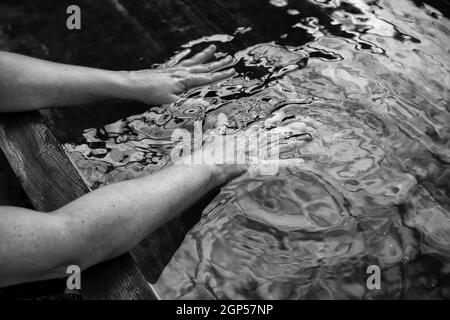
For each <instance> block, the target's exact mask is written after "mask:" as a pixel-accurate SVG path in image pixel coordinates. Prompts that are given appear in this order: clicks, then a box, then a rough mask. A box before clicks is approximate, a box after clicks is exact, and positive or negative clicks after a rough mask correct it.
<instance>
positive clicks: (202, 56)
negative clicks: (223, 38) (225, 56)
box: [180, 45, 216, 67]
mask: <svg viewBox="0 0 450 320" xmlns="http://www.w3.org/2000/svg"><path fill="white" fill-rule="evenodd" d="M214 52H216V46H215V45H210V46H209V47H207V48H206V49H205V50H203V51H201V52H199V53H197V54H196V55H194V56H193V57H192V58H189V59H187V60H184V61H182V62H181V63H180V66H182V67H190V66H193V65H196V64H201V63H203V62H205V61H207V60H209V59H210V58H211V57H212V56H213V55H214Z"/></svg>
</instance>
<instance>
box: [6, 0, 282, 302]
mask: <svg viewBox="0 0 450 320" xmlns="http://www.w3.org/2000/svg"><path fill="white" fill-rule="evenodd" d="M6 2H7V3H2V4H0V21H2V25H3V26H4V28H3V29H4V30H3V29H2V30H0V32H1V33H0V40H2V42H0V49H3V50H11V51H14V52H19V53H23V54H28V55H31V56H35V57H40V58H44V59H48V60H53V61H58V62H62V63H70V64H77V65H85V66H91V67H98V68H106V69H111V70H124V69H128V70H132V69H142V68H148V67H151V65H152V64H153V63H159V62H162V61H163V60H164V59H165V58H167V57H168V56H170V55H171V54H172V53H173V51H174V50H177V49H178V48H179V46H180V45H182V44H183V43H186V42H188V41H189V40H193V39H197V38H199V37H202V36H205V35H211V34H216V33H227V34H230V35H231V34H233V33H234V31H235V30H236V28H238V27H248V26H250V25H251V26H253V27H255V29H254V30H253V32H252V34H251V35H250V36H246V37H243V38H242V40H239V41H235V42H234V44H233V45H232V49H234V50H237V49H241V48H243V47H246V46H249V45H252V44H255V43H256V42H261V39H268V41H269V40H271V39H273V38H274V33H276V32H277V30H275V29H274V25H272V24H268V23H267V21H269V20H268V17H267V16H265V15H264V14H262V12H264V11H265V10H264V9H265V8H264V7H265V6H270V4H269V3H268V1H265V2H261V1H259V0H258V1H256V0H249V1H219V0H208V1H203V0H152V1H147V0H99V1H88V0H76V1H73V0H60V1H53V0H37V1H29V0H15V1H6ZM8 2H10V3H8ZM71 4H76V5H79V6H80V7H81V10H82V29H81V30H79V31H69V30H67V29H66V28H65V19H66V17H67V15H66V12H65V10H66V8H67V6H68V5H71ZM30 12H33V14H30ZM267 12H269V11H267ZM271 12H272V13H271V14H272V15H273V10H271ZM281 16H283V17H284V15H280V17H281ZM270 18H271V19H272V20H276V19H277V16H276V15H275V16H271V17H270ZM280 23H281V22H280ZM221 45H223V47H224V48H228V49H230V46H231V45H230V44H227V43H225V44H221ZM148 108H149V107H148V106H145V105H142V104H139V103H135V102H115V103H112V102H105V103H100V104H97V105H95V106H89V107H80V108H64V109H49V110H44V111H41V114H39V113H38V112H35V113H30V114H26V115H19V116H18V115H14V116H11V115H9V116H2V118H1V119H0V122H1V124H0V128H1V129H0V136H1V140H2V143H1V146H2V148H3V149H4V150H5V153H6V154H7V157H8V159H9V162H10V163H11V165H12V166H13V168H14V170H15V172H16V174H17V176H18V177H19V179H20V180H21V183H22V185H23V187H24V189H25V191H26V192H27V194H28V195H29V197H30V199H31V201H32V203H33V204H34V205H35V207H36V208H37V209H39V210H45V211H51V210H53V209H56V208H59V207H60V206H62V205H64V204H65V203H67V202H69V201H71V200H73V199H75V198H77V197H79V196H81V195H83V194H85V193H86V192H88V191H89V190H88V188H87V187H86V184H85V183H84V182H83V181H82V179H81V177H80V176H79V174H78V172H77V171H76V169H75V168H74V167H73V165H72V164H71V163H70V161H69V159H68V158H67V156H66V155H65V154H64V152H63V150H62V148H61V144H63V143H65V142H76V141H79V139H80V138H81V135H82V132H83V130H84V129H87V128H91V127H98V126H102V125H105V124H108V123H111V122H113V121H116V120H118V119H120V118H123V117H126V116H129V115H133V114H139V113H142V112H144V111H145V110H147V109H148ZM44 120H45V121H44ZM205 203H206V202H205ZM200 212H201V208H198V207H197V208H193V209H192V210H189V211H188V212H187V213H186V214H185V216H188V217H190V216H196V217H197V218H198V215H199V213H200ZM187 220H188V221H189V222H186V221H183V219H182V220H174V221H172V222H170V223H169V224H167V225H165V226H163V227H162V228H160V229H158V230H157V231H156V232H155V233H153V234H152V235H151V236H149V237H148V238H147V239H145V240H144V241H143V242H142V243H141V244H139V245H138V246H137V247H136V248H135V249H134V250H133V251H132V253H131V254H132V256H133V258H134V260H135V261H137V263H138V266H139V269H140V270H141V271H139V270H138V268H137V267H136V265H135V264H134V263H133V261H131V258H130V255H126V256H124V257H121V258H119V259H116V260H114V261H113V262H107V263H104V264H101V265H100V266H98V267H95V268H93V270H91V271H89V273H87V274H89V277H88V278H89V280H87V282H86V285H85V288H86V289H84V290H83V291H84V294H85V296H86V297H87V298H114V297H116V298H121V299H137V298H152V292H151V291H152V290H151V288H150V287H148V286H147V285H146V284H145V285H143V282H145V281H144V278H145V280H147V281H150V282H155V281H156V280H157V278H158V276H159V274H160V272H161V271H162V269H163V268H164V266H165V265H166V264H167V263H168V261H169V260H170V258H171V256H172V254H173V253H174V251H175V250H176V249H177V247H178V246H179V244H180V243H181V241H182V240H183V238H184V236H185V233H186V232H187V230H188V229H189V228H190V226H191V224H192V221H193V219H192V218H189V219H187ZM96 282H97V286H96V285H94V284H95V283H96ZM100 288H103V292H101V291H102V290H100Z"/></svg>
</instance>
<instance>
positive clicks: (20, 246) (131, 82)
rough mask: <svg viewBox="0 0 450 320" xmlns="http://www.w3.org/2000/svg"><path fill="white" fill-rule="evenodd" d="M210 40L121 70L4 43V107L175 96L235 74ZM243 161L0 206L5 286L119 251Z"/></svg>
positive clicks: (0, 64) (181, 167) (237, 171)
mask: <svg viewBox="0 0 450 320" xmlns="http://www.w3.org/2000/svg"><path fill="white" fill-rule="evenodd" d="M214 51H215V47H213V46H212V47H209V48H207V49H206V50H204V51H202V52H201V53H199V54H197V55H195V56H194V57H192V58H190V59H184V58H185V57H186V56H188V55H189V51H184V52H181V53H180V54H178V55H177V56H176V57H174V58H173V59H172V60H170V61H168V62H167V63H166V64H165V65H163V66H162V68H160V69H157V70H141V71H130V72H123V71H121V72H115V71H107V70H99V69H92V68H85V67H77V66H68V65H62V64H57V63H53V62H48V61H43V60H39V59H34V58H30V57H25V56H21V55H17V54H12V53H6V52H0V112H19V111H29V110H35V109H39V108H46V107H53V106H58V107H65V106H71V105H82V104H89V103H94V102H96V101H99V100H103V99H131V100H138V101H142V102H144V103H148V104H160V103H169V102H173V101H176V100H177V99H178V94H180V93H182V92H183V91H184V90H186V89H189V88H192V87H196V86H202V85H207V84H210V83H212V82H216V81H219V80H222V79H225V78H228V77H230V76H232V75H233V74H234V70H230V69H229V70H226V71H220V72H216V71H217V70H220V69H223V68H225V67H227V66H229V65H230V63H231V62H232V59H231V58H224V59H223V60H220V61H218V62H212V63H206V64H205V62H206V61H207V60H209V59H210V58H211V57H212V56H213V55H214ZM245 171H246V167H245V166H243V165H221V164H216V163H207V164H199V165H188V164H177V165H173V166H170V167H168V168H167V169H164V170H162V171H160V172H158V173H155V174H152V175H149V176H146V177H143V178H140V179H135V180H132V181H125V182H120V183H116V184H112V185H110V186H107V187H104V188H101V189H98V190H96V191H94V192H92V193H89V194H87V195H85V196H83V197H81V198H79V199H77V200H75V201H73V202H71V203H69V204H67V205H66V206H64V207H62V208H60V209H58V210H56V211H55V212H49V213H44V212H37V211H33V210H28V209H24V208H17V207H1V206H0V287H5V286H10V285H14V284H18V283H24V282H30V281H36V280H44V279H50V278H57V277H64V276H66V273H65V271H66V268H67V266H68V265H71V264H77V265H79V266H80V267H81V268H82V269H86V268H89V267H90V266H92V265H95V264H97V263H99V262H101V261H104V260H108V259H111V258H113V257H116V256H118V255H120V254H123V253H125V252H127V251H128V250H130V249H131V248H132V247H133V246H135V245H136V244H137V243H138V242H139V241H141V240H142V239H143V238H145V237H146V236H147V235H148V234H149V233H151V232H152V231H154V230H155V229H156V228H158V227H159V226H160V225H162V224H163V223H164V222H166V221H168V220H170V219H172V218H174V217H175V216H176V215H178V214H179V213H181V212H182V211H184V210H185V209H187V208H188V207H189V206H191V205H192V204H194V203H195V202H196V201H198V200H199V199H200V198H201V197H203V196H204V195H206V194H207V193H208V192H210V191H211V190H213V189H215V188H217V187H219V186H221V185H223V184H225V183H227V182H228V181H230V180H232V179H234V178H236V177H238V176H240V175H241V174H243V173H244V172H245Z"/></svg>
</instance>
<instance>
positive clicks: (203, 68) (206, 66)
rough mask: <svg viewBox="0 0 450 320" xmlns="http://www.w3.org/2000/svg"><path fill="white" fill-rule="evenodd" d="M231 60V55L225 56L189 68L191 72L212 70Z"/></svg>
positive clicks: (227, 63) (220, 67) (222, 66)
mask: <svg viewBox="0 0 450 320" xmlns="http://www.w3.org/2000/svg"><path fill="white" fill-rule="evenodd" d="M232 61H233V58H232V57H231V56H227V57H225V58H223V59H221V60H219V61H214V62H211V63H208V64H203V65H199V66H193V67H191V68H190V69H189V70H190V71H191V72H193V73H206V72H213V71H216V70H219V69H222V68H224V67H226V66H227V65H229V64H230V63H231V62H232Z"/></svg>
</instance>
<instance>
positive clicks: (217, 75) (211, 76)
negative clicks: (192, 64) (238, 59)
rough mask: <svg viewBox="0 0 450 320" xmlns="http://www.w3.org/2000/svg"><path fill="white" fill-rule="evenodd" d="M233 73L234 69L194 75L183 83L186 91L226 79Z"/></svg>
mask: <svg viewBox="0 0 450 320" xmlns="http://www.w3.org/2000/svg"><path fill="white" fill-rule="evenodd" d="M235 73H236V71H235V70H234V69H228V70H226V71H221V72H214V73H196V74H192V75H191V76H189V77H188V78H186V79H184V80H183V83H184V85H185V87H186V89H190V88H194V87H199V86H204V85H207V84H211V83H214V82H217V81H221V80H224V79H227V78H229V77H231V76H233V75H234V74H235Z"/></svg>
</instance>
